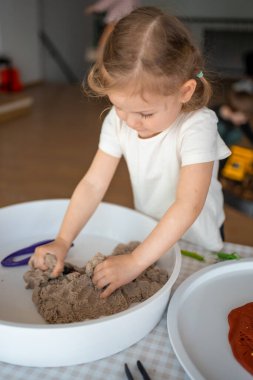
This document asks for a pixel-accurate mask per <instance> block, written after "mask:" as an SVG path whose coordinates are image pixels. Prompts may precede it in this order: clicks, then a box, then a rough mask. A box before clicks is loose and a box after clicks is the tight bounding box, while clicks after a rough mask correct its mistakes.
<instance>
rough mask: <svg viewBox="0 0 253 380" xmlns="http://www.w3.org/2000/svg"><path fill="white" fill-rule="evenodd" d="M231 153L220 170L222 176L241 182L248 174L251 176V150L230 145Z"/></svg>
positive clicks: (252, 151)
mask: <svg viewBox="0 0 253 380" xmlns="http://www.w3.org/2000/svg"><path fill="white" fill-rule="evenodd" d="M231 151H232V154H231V156H230V157H229V158H228V160H227V162H226V165H225V166H224V168H223V170H222V176H223V177H225V178H227V179H230V180H234V181H239V182H243V181H244V180H245V179H246V178H247V177H248V176H253V150H252V149H249V148H244V147H241V146H237V145H232V146H231Z"/></svg>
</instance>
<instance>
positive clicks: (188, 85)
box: [180, 79, 197, 103]
mask: <svg viewBox="0 0 253 380" xmlns="http://www.w3.org/2000/svg"><path fill="white" fill-rule="evenodd" d="M196 86H197V82H196V80H195V79H189V80H188V81H187V82H185V83H184V84H183V85H182V87H181V89H180V100H181V102H182V103H187V102H189V100H190V99H191V97H192V95H193V93H194V91H195V88H196Z"/></svg>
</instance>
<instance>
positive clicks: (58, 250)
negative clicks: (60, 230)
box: [29, 238, 69, 277]
mask: <svg viewBox="0 0 253 380" xmlns="http://www.w3.org/2000/svg"><path fill="white" fill-rule="evenodd" d="M68 250H69V245H68V244H67V242H66V241H65V240H63V239H61V238H57V239H55V240H54V241H53V242H51V243H49V244H45V245H41V246H39V247H37V248H36V249H35V251H34V254H33V255H32V256H31V258H30V260H29V265H31V266H32V267H33V268H39V269H41V270H47V269H48V267H47V266H46V264H45V256H46V254H47V253H51V254H52V255H55V256H56V259H57V262H56V265H55V267H54V269H53V271H52V273H51V276H52V277H58V276H59V275H60V274H61V273H62V272H63V268H64V259H65V257H66V256H67V253H68Z"/></svg>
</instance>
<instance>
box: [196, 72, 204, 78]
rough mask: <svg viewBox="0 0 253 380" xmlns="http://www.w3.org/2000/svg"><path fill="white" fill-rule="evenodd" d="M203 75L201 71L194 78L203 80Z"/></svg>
mask: <svg viewBox="0 0 253 380" xmlns="http://www.w3.org/2000/svg"><path fill="white" fill-rule="evenodd" d="M203 76H204V74H203V71H199V72H198V74H196V77H197V78H199V79H200V78H203Z"/></svg>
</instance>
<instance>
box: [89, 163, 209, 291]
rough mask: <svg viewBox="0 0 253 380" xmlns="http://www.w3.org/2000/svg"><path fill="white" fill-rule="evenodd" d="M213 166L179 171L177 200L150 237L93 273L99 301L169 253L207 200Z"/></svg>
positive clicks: (200, 166) (187, 167) (204, 165)
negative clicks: (100, 295)
mask: <svg viewBox="0 0 253 380" xmlns="http://www.w3.org/2000/svg"><path fill="white" fill-rule="evenodd" d="M212 169H213V162H208V163H202V164H194V165H187V166H184V167H182V169H181V172H180V178H179V183H178V187H177V193H176V200H175V202H174V203H173V204H172V206H171V207H170V208H169V209H168V210H167V212H166V213H165V214H164V216H163V217H162V219H161V220H160V222H159V223H158V224H157V225H156V227H155V228H154V230H153V231H152V232H151V233H150V235H149V236H148V237H147V238H146V239H145V240H144V241H143V243H141V244H140V245H139V246H138V247H137V248H136V249H135V250H134V251H133V252H132V253H131V254H129V255H122V256H116V257H109V258H108V259H107V260H105V261H104V262H103V263H101V264H99V265H98V266H97V267H96V269H95V274H94V278H93V281H94V283H95V284H96V286H97V287H99V288H103V287H104V286H106V285H108V284H109V285H108V286H107V288H106V290H105V291H104V292H103V293H102V297H107V296H109V295H110V294H111V293H112V292H113V291H114V290H115V289H117V288H118V287H120V286H121V285H124V284H126V283H128V282H130V281H132V280H133V279H134V278H136V277H137V276H138V275H139V274H140V273H141V272H143V270H145V269H146V268H147V267H148V266H150V265H151V264H153V263H154V262H155V261H157V260H158V259H159V258H160V257H161V256H162V255H163V254H164V253H165V252H166V251H168V250H169V249H170V248H171V247H172V246H173V245H174V244H175V243H176V242H177V241H178V240H179V239H180V238H181V237H182V235H183V234H184V233H185V232H186V231H187V229H188V228H189V227H190V226H191V225H192V224H193V222H194V221H195V220H196V218H197V217H198V215H199V214H200V212H201V210H202V208H203V206H204V204H205V200H206V196H207V193H208V189H209V185H210V181H211V177H212Z"/></svg>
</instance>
